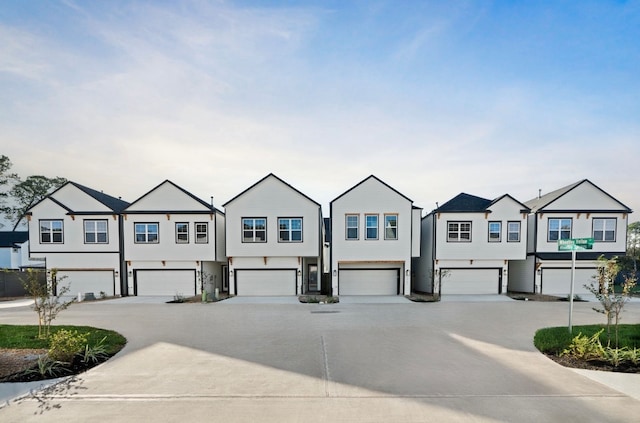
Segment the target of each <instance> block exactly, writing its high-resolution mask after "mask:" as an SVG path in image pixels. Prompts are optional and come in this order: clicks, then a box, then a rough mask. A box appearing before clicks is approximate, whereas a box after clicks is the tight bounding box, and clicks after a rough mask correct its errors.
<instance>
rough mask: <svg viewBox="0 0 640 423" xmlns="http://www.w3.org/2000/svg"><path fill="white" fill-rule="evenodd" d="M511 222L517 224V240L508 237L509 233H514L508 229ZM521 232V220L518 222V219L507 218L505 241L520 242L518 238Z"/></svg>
mask: <svg viewBox="0 0 640 423" xmlns="http://www.w3.org/2000/svg"><path fill="white" fill-rule="evenodd" d="M512 223H515V224H517V225H518V239H517V240H511V239H509V234H512V233H515V232H511V231H509V225H511V224H512ZM521 234H522V222H520V221H519V220H509V221H508V222H507V242H520V239H521V238H522V236H521Z"/></svg>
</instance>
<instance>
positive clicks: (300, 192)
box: [222, 173, 322, 208]
mask: <svg viewBox="0 0 640 423" xmlns="http://www.w3.org/2000/svg"><path fill="white" fill-rule="evenodd" d="M269 177H274V178H276V179H277V180H278V181H280V182H281V183H282V184H284V185H286V186H288V187H289V188H291V189H292V190H294V191H295V192H297V193H298V194H300V195H301V196H303V197H304V198H306V199H307V200H309V201H311V202H312V203H313V204H315V205H317V206H318V207H322V206H321V205H320V203H318V202H317V201H315V200H314V199H312V198H311V197H309V196H308V195H306V194H305V193H303V192H302V191H300V190H298V189H297V188H295V187H294V186H293V185H291V184H289V183H288V182H285V181H284V180H283V179H281V178H279V177H277V176H276V175H275V174H273V173H269V174H268V175H267V176H265V177H263V178H262V179H260V180H259V181H258V182H256V183H254V184H253V185H251V186H250V187H249V188H247V189H245V190H244V191H242V192H241V193H240V194H238V195H236V196H235V197H233V198H232V199H231V200H229V201H227V202H226V203H224V204H223V205H222V207H225V208H226V207H227V205H228V204H230V203H232V202H234V201H235V200H236V199H237V198H238V197H241V196H243V195H244V194H246V193H247V192H248V191H251V190H252V189H253V188H255V187H256V186H257V185H258V184H260V183H262V182H263V181H265V180H266V179H267V178H269Z"/></svg>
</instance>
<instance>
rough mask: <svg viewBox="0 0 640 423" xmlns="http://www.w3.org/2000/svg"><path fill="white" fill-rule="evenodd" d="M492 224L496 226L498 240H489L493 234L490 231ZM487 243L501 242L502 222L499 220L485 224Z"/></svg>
mask: <svg viewBox="0 0 640 423" xmlns="http://www.w3.org/2000/svg"><path fill="white" fill-rule="evenodd" d="M492 224H497V225H498V238H497V239H491V234H492V233H495V231H494V232H492V231H491V225H492ZM487 241H488V242H491V243H493V242H502V221H501V220H490V221H489V223H488V224H487Z"/></svg>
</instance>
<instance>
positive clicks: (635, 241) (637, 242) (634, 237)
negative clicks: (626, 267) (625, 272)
mask: <svg viewBox="0 0 640 423" xmlns="http://www.w3.org/2000/svg"><path fill="white" fill-rule="evenodd" d="M627 256H628V257H629V258H631V260H632V261H633V264H634V266H633V270H634V271H637V266H636V261H637V260H638V258H639V257H638V256H640V222H633V223H631V224H630V225H629V227H628V228H627Z"/></svg>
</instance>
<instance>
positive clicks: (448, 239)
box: [447, 220, 473, 243]
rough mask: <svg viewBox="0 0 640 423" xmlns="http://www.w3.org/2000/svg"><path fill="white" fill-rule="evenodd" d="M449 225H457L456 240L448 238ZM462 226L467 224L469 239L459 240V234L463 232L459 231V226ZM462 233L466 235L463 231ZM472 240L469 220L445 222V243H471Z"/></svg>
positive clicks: (471, 226)
mask: <svg viewBox="0 0 640 423" xmlns="http://www.w3.org/2000/svg"><path fill="white" fill-rule="evenodd" d="M451 224H456V225H458V230H457V231H456V233H457V234H458V239H455V240H452V239H451V237H450V236H449V234H450V233H451V231H450V230H449V225H451ZM462 224H469V239H464V240H463V239H461V238H460V234H462V233H463V232H462V231H461V230H460V225H462ZM464 233H467V231H464ZM472 239H473V222H472V221H471V220H447V242H455V243H457V242H463V243H467V242H471V241H472Z"/></svg>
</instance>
